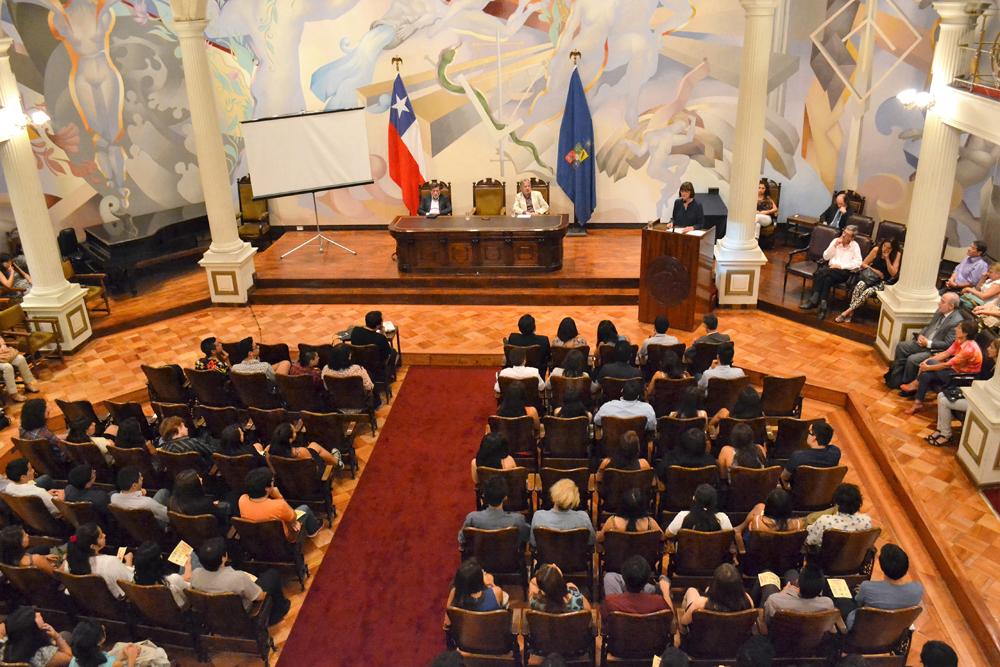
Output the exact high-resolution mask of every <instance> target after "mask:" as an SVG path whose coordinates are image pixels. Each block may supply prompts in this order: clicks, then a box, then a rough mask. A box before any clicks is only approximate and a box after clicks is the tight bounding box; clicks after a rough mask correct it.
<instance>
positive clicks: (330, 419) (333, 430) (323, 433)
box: [299, 410, 362, 479]
mask: <svg viewBox="0 0 1000 667" xmlns="http://www.w3.org/2000/svg"><path fill="white" fill-rule="evenodd" d="M299 418H300V419H301V420H302V425H303V426H305V429H306V435H307V436H308V437H309V439H310V440H312V441H314V442H318V443H319V444H321V445H323V447H325V448H326V451H328V452H329V451H332V450H334V449H337V450H340V456H341V460H343V461H344V464H345V465H347V466H350V468H351V478H352V479H353V478H354V476H355V473H357V471H358V457H357V455H356V454H355V452H354V436H355V435H356V434H357V423H358V421H361V420H362V417H360V416H358V415H352V414H340V413H336V412H325V411H324V412H310V411H308V410H303V411H302V412H301V413H299Z"/></svg>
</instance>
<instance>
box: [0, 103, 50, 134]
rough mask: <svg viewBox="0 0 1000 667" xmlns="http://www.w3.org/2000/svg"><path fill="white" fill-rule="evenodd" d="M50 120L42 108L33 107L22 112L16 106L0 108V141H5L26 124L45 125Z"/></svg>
mask: <svg viewBox="0 0 1000 667" xmlns="http://www.w3.org/2000/svg"><path fill="white" fill-rule="evenodd" d="M50 120H52V119H51V118H50V117H49V114H47V113H45V110H44V109H41V108H39V107H33V108H31V109H29V110H28V113H24V111H22V110H21V109H20V105H18V106H8V107H2V108H0V141H6V140H7V139H10V138H12V137H14V136H15V135H16V134H17V133H18V132H21V131H23V130H24V128H26V127H27V126H28V125H35V126H38V125H45V124H46V123H48V122H49V121H50Z"/></svg>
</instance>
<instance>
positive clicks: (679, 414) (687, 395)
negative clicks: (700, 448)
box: [667, 387, 708, 435]
mask: <svg viewBox="0 0 1000 667" xmlns="http://www.w3.org/2000/svg"><path fill="white" fill-rule="evenodd" d="M703 398H704V396H703V394H702V392H701V390H700V389H698V387H688V388H687V389H685V390H684V392H683V393H682V394H681V400H680V403H678V404H677V409H676V410H673V411H671V412H670V413H669V414H668V415H667V416H668V417H672V418H674V419H697V418H701V419H708V413H707V412H705V411H704V410H703V409H702V400H703ZM702 435H704V434H702Z"/></svg>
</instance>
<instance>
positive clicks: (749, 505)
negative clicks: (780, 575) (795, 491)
mask: <svg viewBox="0 0 1000 667" xmlns="http://www.w3.org/2000/svg"><path fill="white" fill-rule="evenodd" d="M781 470H782V468H781V466H771V467H769V468H761V469H755V468H743V467H740V466H733V467H731V468H730V469H729V494H728V496H727V498H726V509H727V510H728V511H730V512H749V511H750V510H752V509H753V508H754V506H755V505H756V504H757V503H762V502H764V500H766V499H767V494H769V493H770V492H771V491H772V490H774V488H775V487H776V486H777V485H778V480H779V479H780V478H781ZM781 571H782V572H784V570H781Z"/></svg>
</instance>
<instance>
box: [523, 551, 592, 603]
mask: <svg viewBox="0 0 1000 667" xmlns="http://www.w3.org/2000/svg"><path fill="white" fill-rule="evenodd" d="M528 601H529V603H530V605H531V608H532V609H535V610H538V611H544V612H548V613H550V614H565V613H568V612H571V611H580V610H582V609H590V602H588V601H587V598H585V597H583V593H581V592H580V589H579V588H577V587H576V584H574V583H568V582H567V581H566V580H565V579H564V578H563V574H562V570H560V569H559V567H558V566H557V565H555V564H553V563H547V564H545V565H542V566H541V567H540V568H538V572H536V573H535V576H534V577H532V578H531V581H530V582H528Z"/></svg>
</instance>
